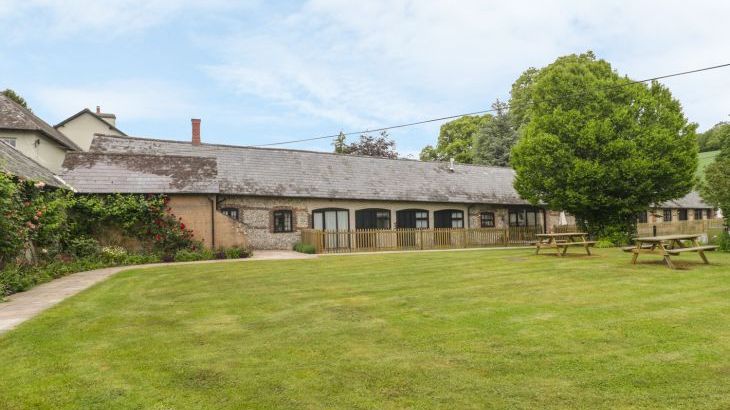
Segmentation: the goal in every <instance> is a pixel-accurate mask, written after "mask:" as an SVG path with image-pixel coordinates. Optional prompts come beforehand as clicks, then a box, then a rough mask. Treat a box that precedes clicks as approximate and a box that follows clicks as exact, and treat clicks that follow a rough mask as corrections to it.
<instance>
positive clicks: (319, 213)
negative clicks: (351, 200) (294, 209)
mask: <svg viewBox="0 0 730 410" xmlns="http://www.w3.org/2000/svg"><path fill="white" fill-rule="evenodd" d="M312 228H314V229H318V230H321V231H324V232H325V235H324V244H323V245H324V247H325V248H326V249H342V248H349V247H350V238H349V230H350V212H349V211H348V210H347V209H335V208H332V209H316V210H314V211H312Z"/></svg>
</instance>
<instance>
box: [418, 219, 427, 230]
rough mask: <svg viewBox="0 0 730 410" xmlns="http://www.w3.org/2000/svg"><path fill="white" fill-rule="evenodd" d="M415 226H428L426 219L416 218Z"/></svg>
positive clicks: (423, 227)
mask: <svg viewBox="0 0 730 410" xmlns="http://www.w3.org/2000/svg"><path fill="white" fill-rule="evenodd" d="M416 228H418V229H425V228H428V219H416Z"/></svg>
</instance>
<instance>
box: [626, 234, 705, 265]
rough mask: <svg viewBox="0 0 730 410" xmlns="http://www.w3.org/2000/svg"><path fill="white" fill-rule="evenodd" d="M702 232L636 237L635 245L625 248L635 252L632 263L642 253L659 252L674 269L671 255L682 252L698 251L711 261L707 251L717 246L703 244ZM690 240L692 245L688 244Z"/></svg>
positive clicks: (634, 262)
mask: <svg viewBox="0 0 730 410" xmlns="http://www.w3.org/2000/svg"><path fill="white" fill-rule="evenodd" d="M700 236H702V235H701V234H680V235H661V236H644V237H640V238H634V242H636V245H635V246H629V247H626V248H624V251H626V252H631V253H633V254H634V256H633V258H632V259H631V263H633V264H636V260H637V259H638V258H639V254H640V253H658V254H660V255H662V256H663V257H664V262H666V264H667V266H668V267H669V268H670V269H674V264H673V263H672V259H671V256H673V255H674V256H676V255H679V254H680V253H682V252H697V253H698V254H699V255H700V258H702V261H703V262H704V263H710V262H709V261H708V260H707V256H705V251H714V250H715V249H717V246H712V245H704V246H703V245H701V244H700V241H699V238H700ZM686 242H689V243H690V244H691V246H687V243H686Z"/></svg>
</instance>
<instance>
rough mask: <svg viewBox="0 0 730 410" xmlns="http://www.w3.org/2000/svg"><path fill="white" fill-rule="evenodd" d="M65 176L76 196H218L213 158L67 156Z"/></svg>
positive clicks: (106, 154) (78, 154) (88, 154)
mask: <svg viewBox="0 0 730 410" xmlns="http://www.w3.org/2000/svg"><path fill="white" fill-rule="evenodd" d="M64 167H67V168H70V169H72V170H73V171H72V172H69V173H67V174H65V177H67V178H69V180H68V181H67V182H68V183H69V184H70V185H71V186H73V187H74V188H76V187H78V188H76V190H77V192H86V193H113V192H120V193H218V192H219V189H218V181H217V176H218V169H217V163H216V159H215V158H208V157H192V156H180V155H166V156H165V157H164V158H161V157H160V156H157V155H145V154H134V155H130V154H118V153H93V152H91V153H82V152H70V153H68V154H66V160H65V161H64Z"/></svg>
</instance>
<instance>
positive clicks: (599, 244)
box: [596, 239, 616, 248]
mask: <svg viewBox="0 0 730 410" xmlns="http://www.w3.org/2000/svg"><path fill="white" fill-rule="evenodd" d="M614 246H616V245H615V244H614V243H613V242H611V241H610V240H608V239H599V240H598V241H596V248H613V247H614Z"/></svg>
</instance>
